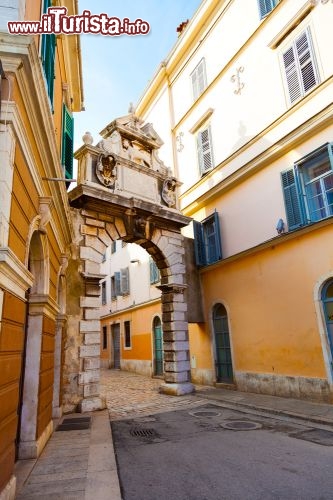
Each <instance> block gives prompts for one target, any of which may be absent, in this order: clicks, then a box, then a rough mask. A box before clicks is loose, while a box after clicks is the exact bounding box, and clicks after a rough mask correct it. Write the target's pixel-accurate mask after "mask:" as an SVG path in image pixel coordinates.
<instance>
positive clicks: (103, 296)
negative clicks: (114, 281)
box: [102, 281, 106, 305]
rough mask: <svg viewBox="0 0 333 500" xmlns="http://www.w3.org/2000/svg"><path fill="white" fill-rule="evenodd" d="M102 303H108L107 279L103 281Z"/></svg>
mask: <svg viewBox="0 0 333 500" xmlns="http://www.w3.org/2000/svg"><path fill="white" fill-rule="evenodd" d="M102 304H103V305H104V304H106V281H103V282H102Z"/></svg>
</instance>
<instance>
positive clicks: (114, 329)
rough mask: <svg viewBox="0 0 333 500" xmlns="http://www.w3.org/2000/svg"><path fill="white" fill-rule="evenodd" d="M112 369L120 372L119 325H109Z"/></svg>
mask: <svg viewBox="0 0 333 500" xmlns="http://www.w3.org/2000/svg"><path fill="white" fill-rule="evenodd" d="M111 336H112V350H113V368H116V369H117V370H120V323H116V324H115V325H111Z"/></svg>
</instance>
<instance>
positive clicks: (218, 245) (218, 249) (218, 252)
mask: <svg viewBox="0 0 333 500" xmlns="http://www.w3.org/2000/svg"><path fill="white" fill-rule="evenodd" d="M214 226H215V235H216V241H215V247H216V255H217V260H220V259H222V242H221V231H220V222H219V214H218V213H217V212H216V211H215V212H214Z"/></svg>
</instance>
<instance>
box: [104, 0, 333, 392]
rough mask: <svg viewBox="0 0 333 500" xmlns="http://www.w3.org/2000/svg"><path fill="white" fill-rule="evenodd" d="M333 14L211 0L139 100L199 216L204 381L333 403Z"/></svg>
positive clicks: (197, 327) (195, 340) (294, 5)
mask: <svg viewBox="0 0 333 500" xmlns="http://www.w3.org/2000/svg"><path fill="white" fill-rule="evenodd" d="M332 16H333V9H332V7H331V5H328V4H326V3H324V2H307V1H303V0H295V2H288V1H286V0H281V1H278V0H264V1H260V2H258V1H257V0H251V1H249V2H247V9H246V11H245V10H244V5H243V2H242V1H241V0H225V1H223V2H221V1H216V0H206V1H203V2H202V4H201V5H200V7H199V9H198V10H197V12H196V13H195V15H194V16H193V18H192V19H191V20H190V22H189V23H188V24H187V26H186V27H185V29H184V30H183V32H182V33H181V35H180V37H179V39H178V41H177V43H176V44H175V46H174V48H173V49H172V51H171V52H170V54H169V55H168V56H167V58H166V59H165V60H164V61H163V63H162V64H161V65H160V67H159V68H158V69H157V71H156V73H155V75H154V77H153V78H152V80H151V81H150V84H149V85H148V87H147V89H146V90H145V93H144V94H143V96H142V98H141V99H140V101H139V103H138V105H137V107H136V114H137V115H138V116H139V117H140V118H142V119H143V120H144V121H145V122H151V123H152V124H153V126H154V129H155V130H156V131H157V133H158V134H159V136H160V137H161V138H162V139H163V141H164V145H163V146H162V147H161V149H160V157H161V158H162V160H163V161H164V163H165V164H166V165H170V166H171V167H172V169H173V172H174V174H175V176H176V177H177V178H178V179H179V181H180V182H181V183H182V186H181V187H180V189H179V207H180V209H181V211H182V213H183V214H184V215H186V216H189V217H191V218H193V223H192V224H191V225H190V226H188V227H187V228H185V229H184V230H183V233H184V235H185V236H187V237H188V238H189V239H191V240H192V243H193V246H194V249H195V253H196V266H195V269H193V270H192V275H195V274H196V273H198V274H199V277H200V285H197V286H196V287H195V290H194V289H193V286H192V289H191V293H193V291H195V293H196V295H197V298H199V299H200V300H199V303H200V306H198V303H196V304H195V305H194V304H193V303H192V302H191V300H190V301H188V314H189V322H190V325H189V339H190V363H191V375H192V381H193V382H196V383H203V384H209V385H213V384H220V383H221V384H226V385H227V386H231V387H233V388H236V389H239V390H244V391H253V392H259V393H267V394H274V395H281V396H288V397H296V398H308V399H312V400H318V401H326V402H331V401H332V376H333V372H332V359H333V358H332V353H333V337H332V317H333V316H332V310H331V309H332V290H333V260H332V251H331V248H330V241H331V238H332V215H333V194H332V193H333V191H332V186H333V174H332V172H333V149H332V142H333V127H332V113H333V108H332V99H331V95H332V85H333V83H332V82H333V63H332V58H331V56H330V54H329V48H328V47H329V44H328V43H327V41H328V40H330V39H331V32H330V24H331V21H332ZM111 266H112V259H111ZM188 284H189V287H190V288H191V284H190V282H189V283H188ZM200 308H202V317H201V318H200V317H199V318H197V319H195V318H193V319H191V317H193V311H194V310H197V309H200ZM128 312H129V310H127V311H125V312H124V313H123V314H124V315H125V314H127V313H128ZM115 314H116V313H115ZM200 314H201V313H200ZM200 314H198V316H200ZM111 316H112V319H113V315H111ZM142 317H143V316H142ZM152 319H153V315H152V314H150V315H149V318H147V324H146V328H143V327H142V328H141V327H140V328H141V330H144V331H146V332H149V331H151V327H150V325H151V322H152ZM104 320H105V321H106V318H105V319H104ZM104 320H103V321H104ZM162 320H163V318H162ZM135 334H136V332H135V331H134V329H133V338H134V336H135ZM146 342H147V345H152V344H153V338H152V337H151V338H150V339H148V337H147V339H146ZM133 345H134V342H133ZM147 353H148V350H147ZM124 356H126V353H124ZM131 356H132V357H133V358H135V359H137V360H138V363H137V366H140V360H141V354H140V351H139V350H137V351H136V352H132V353H131ZM145 356H146V354H145ZM129 368H130V369H132V367H129Z"/></svg>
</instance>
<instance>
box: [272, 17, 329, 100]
mask: <svg viewBox="0 0 333 500" xmlns="http://www.w3.org/2000/svg"><path fill="white" fill-rule="evenodd" d="M304 35H305V37H306V41H307V45H306V47H307V50H308V52H309V56H308V58H307V60H306V64H304V62H303V63H302V56H304V53H300V52H299V50H300V41H301V38H303V37H304ZM288 52H289V54H288V56H287V53H288ZM287 57H288V62H289V64H286V62H287ZM280 60H281V69H282V74H283V79H284V87H285V91H286V95H287V99H288V103H289V104H290V105H293V104H294V103H296V102H298V101H299V100H300V99H302V98H303V97H304V96H305V95H307V94H308V93H309V92H311V91H312V90H313V89H314V88H315V87H316V86H317V85H318V84H319V83H320V74H319V68H318V63H317V57H316V53H315V50H314V46H313V37H312V30H311V27H310V26H309V25H308V26H306V27H303V29H300V30H298V32H297V34H294V36H293V38H292V39H290V40H289V43H286V44H284V46H283V48H281V52H280ZM310 63H311V69H312V74H311V75H310V73H309V72H307V73H305V72H304V69H305V68H306V67H307V66H308V65H309V64H310ZM313 78H314V81H315V83H314V84H313V85H311V86H309V83H310V82H311V80H313Z"/></svg>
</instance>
